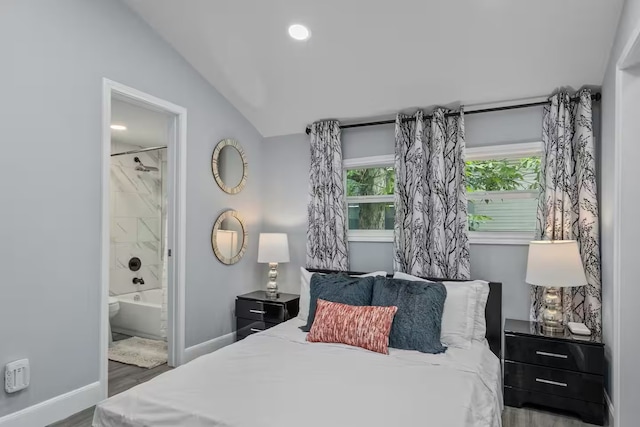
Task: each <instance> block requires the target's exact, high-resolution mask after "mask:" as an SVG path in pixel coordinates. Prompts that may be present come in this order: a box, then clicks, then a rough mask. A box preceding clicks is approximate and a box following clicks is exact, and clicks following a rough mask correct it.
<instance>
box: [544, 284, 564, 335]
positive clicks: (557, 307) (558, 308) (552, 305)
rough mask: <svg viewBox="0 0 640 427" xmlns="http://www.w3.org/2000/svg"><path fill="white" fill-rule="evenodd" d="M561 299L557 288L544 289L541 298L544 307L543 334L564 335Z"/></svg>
mask: <svg viewBox="0 0 640 427" xmlns="http://www.w3.org/2000/svg"><path fill="white" fill-rule="evenodd" d="M561 298H562V297H561V296H560V289H559V288H556V287H548V288H545V290H544V298H543V299H544V305H545V307H544V310H543V311H542V332H543V333H545V334H549V335H554V334H562V333H564V324H563V320H564V319H563V317H564V316H563V315H562V300H561Z"/></svg>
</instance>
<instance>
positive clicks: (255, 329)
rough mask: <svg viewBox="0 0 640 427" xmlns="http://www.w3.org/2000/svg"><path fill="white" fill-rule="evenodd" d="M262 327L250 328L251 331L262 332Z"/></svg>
mask: <svg viewBox="0 0 640 427" xmlns="http://www.w3.org/2000/svg"><path fill="white" fill-rule="evenodd" d="M262 331H264V329H257V328H251V332H262Z"/></svg>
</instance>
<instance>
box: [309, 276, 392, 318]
mask: <svg viewBox="0 0 640 427" xmlns="http://www.w3.org/2000/svg"><path fill="white" fill-rule="evenodd" d="M386 275H387V272H386V271H374V272H373V273H367V274H361V275H356V276H354V277H369V276H372V277H373V276H386ZM311 276H313V273H311V272H309V271H307V269H306V268H304V267H300V309H299V310H298V319H300V320H304V321H305V322H306V321H307V319H308V318H309V303H310V302H311Z"/></svg>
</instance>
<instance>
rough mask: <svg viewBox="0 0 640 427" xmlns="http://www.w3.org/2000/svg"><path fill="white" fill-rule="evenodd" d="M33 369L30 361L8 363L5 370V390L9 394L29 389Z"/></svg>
mask: <svg viewBox="0 0 640 427" xmlns="http://www.w3.org/2000/svg"><path fill="white" fill-rule="evenodd" d="M30 377H31V369H30V367H29V359H21V360H16V361H15V362H10V363H7V366H6V367H5V369H4V389H5V390H6V391H7V393H15V392H16V391H20V390H23V389H25V388H27V387H29V380H30Z"/></svg>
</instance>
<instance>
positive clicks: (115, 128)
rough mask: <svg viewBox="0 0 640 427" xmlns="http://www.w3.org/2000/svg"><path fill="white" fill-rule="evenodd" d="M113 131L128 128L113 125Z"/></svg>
mask: <svg viewBox="0 0 640 427" xmlns="http://www.w3.org/2000/svg"><path fill="white" fill-rule="evenodd" d="M111 129H113V130H127V127H126V126H124V125H111Z"/></svg>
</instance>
